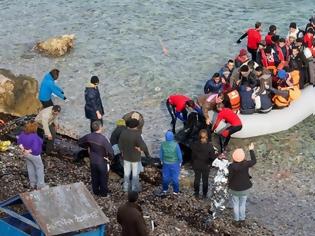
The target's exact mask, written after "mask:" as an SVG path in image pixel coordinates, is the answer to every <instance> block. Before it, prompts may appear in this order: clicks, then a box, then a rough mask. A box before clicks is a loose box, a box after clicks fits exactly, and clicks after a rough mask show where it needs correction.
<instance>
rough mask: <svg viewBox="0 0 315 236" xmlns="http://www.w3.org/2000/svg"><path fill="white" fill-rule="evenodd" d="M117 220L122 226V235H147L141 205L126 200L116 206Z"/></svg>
mask: <svg viewBox="0 0 315 236" xmlns="http://www.w3.org/2000/svg"><path fill="white" fill-rule="evenodd" d="M117 221H118V223H119V224H120V225H121V227H122V232H121V235H122V236H147V235H149V233H148V231H147V228H146V224H145V221H144V219H143V215H142V209H141V207H140V206H139V205H138V204H137V203H135V202H127V203H126V204H124V205H122V206H120V207H119V208H118V213H117Z"/></svg>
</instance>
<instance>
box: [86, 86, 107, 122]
mask: <svg viewBox="0 0 315 236" xmlns="http://www.w3.org/2000/svg"><path fill="white" fill-rule="evenodd" d="M84 96H85V106H84V111H85V117H86V118H87V119H91V120H96V119H97V115H96V111H99V112H100V113H101V115H104V108H103V104H102V99H101V95H100V92H99V90H98V88H97V87H96V88H95V87H86V88H85V92H84Z"/></svg>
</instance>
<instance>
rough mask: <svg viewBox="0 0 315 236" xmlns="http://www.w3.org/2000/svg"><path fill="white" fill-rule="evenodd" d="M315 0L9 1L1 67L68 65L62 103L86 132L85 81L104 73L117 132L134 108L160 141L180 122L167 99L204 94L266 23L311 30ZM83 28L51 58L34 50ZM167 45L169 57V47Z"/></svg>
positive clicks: (108, 117) (25, 70) (66, 116)
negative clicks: (251, 32) (68, 48)
mask: <svg viewBox="0 0 315 236" xmlns="http://www.w3.org/2000/svg"><path fill="white" fill-rule="evenodd" d="M314 3H315V1H314V0H302V1H298V2H297V1H293V0H292V1H282V0H264V1H260V0H258V1H253V0H247V1H246V0H245V1H227V0H222V1H212V0H210V1H196V0H178V1H167V0H161V1H151V0H141V1H140V0H138V1H137V0H122V1H113V0H106V1H102V0H94V1H61V0H56V1H48V0H40V1H39V0H38V1H34V0H32V1H26V0H24V1H23V0H19V1H17V0H16V1H14V0H13V1H12V0H10V1H8V0H5V1H1V2H0V11H1V15H0V17H1V21H0V22H1V27H0V67H2V68H7V69H11V70H12V71H13V72H14V73H22V74H27V75H31V76H34V77H35V78H36V79H38V80H39V81H41V80H42V78H43V76H44V74H45V73H46V72H48V71H50V70H51V69H53V68H58V69H59V70H60V71H61V73H60V78H59V80H58V83H59V84H60V86H61V87H62V88H63V89H64V91H65V95H66V96H67V97H68V98H69V102H68V103H66V104H64V103H63V101H60V100H59V101H58V102H59V104H61V105H62V108H63V111H62V114H61V120H62V123H63V124H64V125H66V126H68V127H69V128H72V129H74V130H76V131H77V132H78V133H80V134H84V133H85V132H87V131H88V130H89V122H88V121H87V120H86V119H85V117H84V109H83V108H84V87H85V85H86V83H87V82H88V81H89V79H90V77H91V76H92V75H97V76H98V77H99V78H100V85H99V88H100V92H101V96H102V99H103V103H104V108H105V117H104V119H105V121H106V122H105V123H106V125H107V127H108V132H109V131H111V130H112V129H113V127H114V126H113V124H114V121H115V120H116V119H118V118H120V117H121V116H122V115H123V114H125V113H126V112H128V111H131V110H137V111H140V112H141V113H143V114H144V116H145V129H144V137H145V138H146V140H147V141H148V142H149V143H150V145H151V148H152V149H155V145H154V143H155V142H156V141H158V140H160V139H161V138H162V137H163V133H164V131H165V130H167V129H168V128H170V126H169V123H170V118H169V116H168V113H167V111H166V109H165V100H166V98H167V96H168V95H170V94H172V93H182V94H186V95H188V96H191V97H195V96H197V95H199V94H201V93H202V92H203V89H202V88H203V85H204V83H205V81H206V80H207V79H208V78H209V77H210V76H211V75H212V74H213V73H214V72H216V71H217V70H218V69H219V68H220V67H221V66H222V65H223V64H224V63H225V62H226V61H227V60H228V59H229V58H234V57H235V55H236V54H237V52H238V51H239V50H240V49H241V47H245V46H246V40H244V42H243V43H242V44H241V45H237V44H236V43H235V41H236V40H237V39H238V38H239V37H240V36H241V35H242V34H243V33H244V32H245V30H246V29H248V28H250V27H253V25H254V24H255V22H256V21H261V22H262V26H263V35H265V34H266V33H267V31H268V27H269V25H270V24H275V25H276V26H277V27H278V31H277V32H278V34H280V36H285V35H286V34H287V30H288V25H289V24H290V22H291V21H295V22H297V23H298V25H299V26H301V27H302V28H304V27H305V25H306V23H307V22H308V19H309V18H310V16H311V15H312V13H313V12H312V6H313V7H314ZM63 34H75V36H76V40H75V45H74V50H73V51H72V52H71V53H70V54H68V55H66V56H64V57H61V58H48V57H44V56H42V55H38V54H37V53H36V52H34V51H33V50H32V47H33V46H34V44H35V43H36V42H37V41H40V40H44V39H47V38H49V37H52V36H58V35H63ZM163 47H164V48H167V49H168V54H167V55H165V54H164V53H163V50H162V49H163Z"/></svg>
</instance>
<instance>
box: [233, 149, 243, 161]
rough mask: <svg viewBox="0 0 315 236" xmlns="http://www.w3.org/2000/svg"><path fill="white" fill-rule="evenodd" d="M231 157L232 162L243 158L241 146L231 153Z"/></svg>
mask: <svg viewBox="0 0 315 236" xmlns="http://www.w3.org/2000/svg"><path fill="white" fill-rule="evenodd" d="M232 159H233V161H234V162H241V161H243V160H245V152H244V150H243V149H242V148H237V149H235V150H234V152H233V154H232Z"/></svg>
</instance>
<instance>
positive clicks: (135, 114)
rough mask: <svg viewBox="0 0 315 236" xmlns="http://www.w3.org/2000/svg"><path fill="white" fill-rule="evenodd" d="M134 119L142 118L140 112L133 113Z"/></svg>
mask: <svg viewBox="0 0 315 236" xmlns="http://www.w3.org/2000/svg"><path fill="white" fill-rule="evenodd" d="M131 118H132V119H136V120H140V114H139V113H138V112H134V113H132V115H131Z"/></svg>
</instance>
